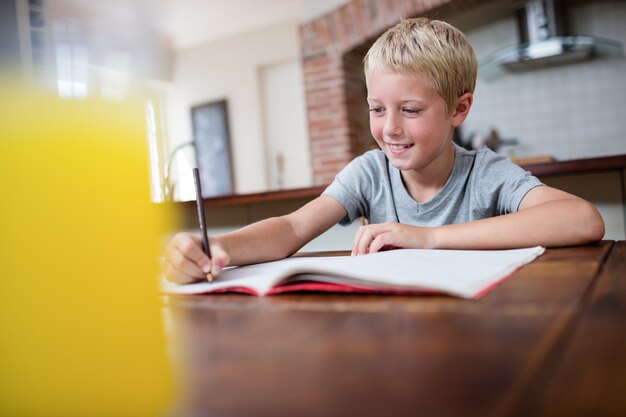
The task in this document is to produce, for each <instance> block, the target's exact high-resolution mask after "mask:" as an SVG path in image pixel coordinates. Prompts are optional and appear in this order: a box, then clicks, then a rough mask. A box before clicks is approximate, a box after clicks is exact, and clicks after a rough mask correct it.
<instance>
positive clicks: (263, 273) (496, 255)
mask: <svg viewBox="0 0 626 417" xmlns="http://www.w3.org/2000/svg"><path fill="white" fill-rule="evenodd" d="M543 251H544V248H543V247H541V246H537V247H533V248H525V249H511V250H484V251H478V250H427V249H397V250H391V251H386V252H379V253H374V254H369V255H361V256H333V257H301V258H287V259H283V260H280V261H274V262H266V263H261V264H256V265H248V266H241V267H235V268H227V269H225V270H224V271H222V273H220V275H219V276H218V277H217V278H216V280H215V281H214V282H212V283H209V282H198V283H193V284H185V285H177V284H173V283H171V282H169V281H166V280H165V279H163V280H162V281H161V290H162V291H163V292H165V293H170V294H203V293H213V292H225V291H234V292H245V293H251V294H256V295H268V294H278V293H283V292H292V291H333V292H377V293H412V294H448V295H452V296H456V297H462V298H478V297H480V296H482V295H484V294H485V293H487V292H488V291H489V290H491V289H492V288H494V287H495V286H496V285H497V284H498V283H499V282H501V281H502V280H504V279H505V278H507V277H508V276H510V275H511V274H512V273H513V272H514V271H515V270H516V269H518V268H519V267H521V266H522V265H524V264H527V263H529V262H531V261H532V260H533V259H535V258H536V257H537V256H539V255H541V254H542V253H543Z"/></svg>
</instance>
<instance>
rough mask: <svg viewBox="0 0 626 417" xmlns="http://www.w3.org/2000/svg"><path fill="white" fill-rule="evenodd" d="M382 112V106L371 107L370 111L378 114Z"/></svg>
mask: <svg viewBox="0 0 626 417" xmlns="http://www.w3.org/2000/svg"><path fill="white" fill-rule="evenodd" d="M382 112H383V108H382V107H370V113H374V114H378V113H382Z"/></svg>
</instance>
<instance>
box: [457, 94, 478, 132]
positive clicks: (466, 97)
mask: <svg viewBox="0 0 626 417" xmlns="http://www.w3.org/2000/svg"><path fill="white" fill-rule="evenodd" d="M473 102H474V95H473V94H472V93H465V94H463V95H462V96H461V97H459V98H458V99H457V100H456V107H455V108H454V110H453V112H452V125H453V126H454V127H458V126H460V125H461V123H463V121H464V120H465V118H466V117H467V114H468V113H469V111H470V108H471V107H472V103H473Z"/></svg>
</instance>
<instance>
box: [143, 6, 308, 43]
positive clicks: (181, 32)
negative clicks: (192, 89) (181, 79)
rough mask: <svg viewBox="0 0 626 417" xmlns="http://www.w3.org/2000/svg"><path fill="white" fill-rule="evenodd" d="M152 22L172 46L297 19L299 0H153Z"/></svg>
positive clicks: (299, 18)
mask: <svg viewBox="0 0 626 417" xmlns="http://www.w3.org/2000/svg"><path fill="white" fill-rule="evenodd" d="M150 4H151V5H152V7H153V8H154V9H153V11H154V14H153V18H154V24H155V26H156V29H157V30H158V31H159V32H162V33H163V34H164V35H166V36H167V37H168V38H169V40H170V41H171V43H172V46H173V47H174V49H186V48H191V47H194V46H197V45H199V44H202V43H206V42H210V41H213V40H217V39H220V38H224V37H227V36H232V35H235V34H237V33H242V32H247V31H250V30H254V29H258V28H261V27H265V26H270V25H272V24H276V23H280V22H285V21H289V20H301V18H302V0H174V1H173V0H155V1H153V2H151V3H150Z"/></svg>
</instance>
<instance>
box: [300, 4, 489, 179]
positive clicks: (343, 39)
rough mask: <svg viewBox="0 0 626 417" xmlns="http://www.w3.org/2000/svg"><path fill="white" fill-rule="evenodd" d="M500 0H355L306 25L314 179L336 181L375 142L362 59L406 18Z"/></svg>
mask: <svg viewBox="0 0 626 417" xmlns="http://www.w3.org/2000/svg"><path fill="white" fill-rule="evenodd" d="M488 1H495V0H352V1H350V2H349V3H347V4H346V5H345V6H342V7H340V8H338V9H336V10H334V11H332V12H331V13H329V14H326V15H324V16H321V17H319V18H317V19H314V20H312V21H310V22H307V23H305V24H303V25H302V26H301V28H300V38H301V43H302V56H303V68H304V84H305V94H306V106H307V117H308V129H309V138H310V146H311V160H312V161H311V162H312V166H313V183H314V184H315V185H323V184H328V183H330V182H331V181H332V180H333V178H334V176H335V174H336V173H337V172H338V171H339V170H341V168H343V167H344V166H345V165H346V164H347V163H348V162H349V161H350V160H351V159H352V158H353V157H354V156H357V155H359V154H361V153H362V152H363V151H364V150H367V149H369V148H371V147H372V146H375V144H374V142H373V139H372V138H371V136H370V133H369V126H368V121H367V117H368V115H367V103H366V101H365V99H366V92H365V77H364V75H363V65H362V59H363V57H364V56H365V53H366V52H367V50H368V48H369V46H370V45H371V44H372V43H373V42H374V40H375V39H376V38H377V37H378V36H379V35H380V34H381V33H382V32H384V31H385V30H386V29H387V28H389V27H391V26H393V25H394V24H396V23H397V22H399V21H400V19H402V18H408V17H415V16H429V17H432V16H436V18H438V19H442V20H445V19H443V17H445V16H446V14H447V13H450V12H455V13H456V12H459V11H463V10H466V9H470V8H472V7H474V6H476V5H478V4H482V3H486V2H488Z"/></svg>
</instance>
